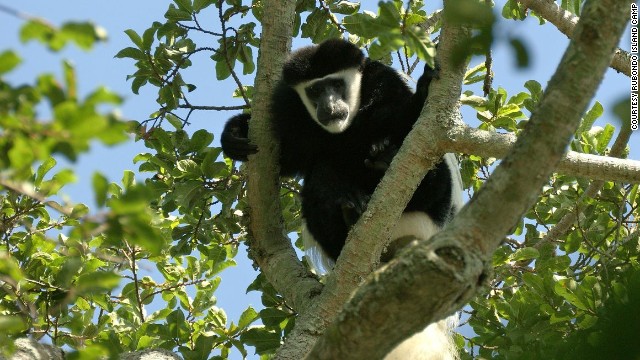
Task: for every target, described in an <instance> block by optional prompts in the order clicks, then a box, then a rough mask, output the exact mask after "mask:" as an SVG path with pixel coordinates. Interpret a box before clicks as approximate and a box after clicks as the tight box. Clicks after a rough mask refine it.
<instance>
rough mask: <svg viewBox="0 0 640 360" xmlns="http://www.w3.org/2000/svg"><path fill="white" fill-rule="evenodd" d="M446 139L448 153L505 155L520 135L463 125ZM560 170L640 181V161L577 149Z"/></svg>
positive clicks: (579, 175) (598, 177)
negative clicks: (582, 151) (593, 153)
mask: <svg viewBox="0 0 640 360" xmlns="http://www.w3.org/2000/svg"><path fill="white" fill-rule="evenodd" d="M442 141H443V142H445V144H444V146H445V147H444V150H445V151H448V152H459V153H465V154H474V155H479V156H482V157H495V158H503V157H505V156H506V155H507V154H508V153H509V151H510V150H511V148H512V147H513V145H514V144H515V142H516V137H515V135H513V134H498V133H494V132H490V131H485V130H480V129H474V128H470V127H468V126H462V127H457V128H455V129H454V131H452V133H451V137H450V138H449V139H443V140H442ZM614 156H615V155H614ZM556 171H557V172H559V173H563V174H567V175H573V176H578V177H583V178H588V179H593V180H603V181H621V182H625V183H640V161H637V160H629V159H618V158H615V157H608V156H599V155H591V154H583V153H578V152H575V151H569V152H567V153H566V154H565V155H564V158H563V159H562V160H561V161H560V163H559V164H558V166H557V168H556Z"/></svg>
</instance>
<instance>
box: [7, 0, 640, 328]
mask: <svg viewBox="0 0 640 360" xmlns="http://www.w3.org/2000/svg"><path fill="white" fill-rule="evenodd" d="M169 3H170V1H166V0H165V1H159V0H135V1H130V0H111V1H91V0H59V1H51V0H23V1H19V2H16V1H8V0H0V4H3V5H8V6H11V7H13V8H15V9H16V10H19V11H22V12H25V13H28V14H30V15H33V16H39V17H43V18H45V19H47V20H48V21H50V22H51V23H53V24H61V23H62V22H64V21H68V20H80V21H82V20H91V21H93V22H95V23H96V24H99V25H100V26H102V27H104V28H105V29H106V30H107V32H108V34H109V40H108V42H107V43H105V44H99V45H98V46H97V47H96V48H95V49H94V50H93V51H91V52H83V51H81V50H78V49H77V48H75V47H67V48H66V49H65V50H64V51H62V53H61V54H52V53H50V52H49V51H47V50H46V49H44V48H43V47H42V46H40V45H39V44H35V43H30V44H27V45H22V44H20V43H19V41H18V39H17V30H18V29H19V27H20V25H21V23H22V20H20V19H17V18H15V17H12V16H9V15H7V14H4V13H0V29H1V30H2V33H3V34H5V35H4V36H3V42H2V44H1V46H0V51H2V50H4V49H7V48H12V49H15V50H17V51H18V52H19V53H20V55H21V56H22V57H23V60H24V62H23V64H22V65H21V66H20V68H19V69H18V71H16V72H15V73H14V74H12V75H11V76H10V78H9V79H10V80H11V81H13V82H14V83H21V82H31V81H33V78H34V75H35V74H39V73H43V72H52V73H55V74H60V72H61V60H62V59H70V60H72V61H73V63H74V64H75V66H76V70H77V73H78V79H79V91H80V92H81V93H82V94H86V93H88V92H90V91H91V90H92V89H93V88H95V87H96V86H97V85H99V84H102V85H105V86H107V87H108V88H110V89H112V90H114V91H115V92H117V93H119V94H122V95H124V96H125V98H126V101H125V103H124V105H123V106H121V108H120V111H121V112H122V115H123V117H124V118H126V119H134V120H138V121H142V120H144V119H147V118H148V116H149V114H150V113H151V112H153V111H154V110H156V109H157V106H156V103H155V98H156V94H155V88H150V87H149V88H142V89H141V91H140V95H138V96H136V95H134V94H132V93H131V91H130V82H127V81H126V76H127V75H128V74H131V73H133V72H134V71H135V68H134V65H133V62H132V61H130V60H123V59H115V58H114V55H115V54H116V53H117V52H118V51H119V50H120V49H122V48H124V47H127V46H130V45H131V44H130V41H129V38H128V37H127V36H126V35H125V34H124V30H126V29H129V28H131V29H134V30H136V31H138V32H142V31H144V29H146V28H147V27H149V25H150V24H151V23H152V22H153V21H162V19H163V14H164V12H165V11H166V9H167V7H168V5H169ZM499 3H501V2H500V1H499ZM205 21H206V19H205ZM210 23H212V24H214V22H213V21H212V22H210ZM496 34H500V35H515V36H519V37H522V38H524V39H525V42H526V44H527V46H528V48H529V50H530V51H529V54H530V56H531V66H530V67H528V68H526V69H518V68H516V66H515V61H514V60H513V54H512V52H511V50H510V47H509V46H508V45H506V43H505V42H504V41H500V40H498V41H497V42H496V44H495V47H494V53H493V55H494V71H495V73H496V74H495V80H494V86H496V87H497V86H501V87H503V88H505V89H506V90H507V91H508V93H509V94H510V95H514V94H516V93H518V92H520V91H524V86H523V84H524V83H525V81H527V80H529V79H535V80H537V81H538V82H540V83H541V84H542V85H543V87H544V86H545V84H546V83H547V81H548V79H549V78H550V76H551V75H552V74H553V71H554V69H555V66H556V65H557V64H558V63H559V60H560V57H561V56H562V53H563V51H564V49H565V48H566V45H567V44H568V39H567V38H566V37H565V36H564V35H563V34H561V33H560V32H559V31H558V30H557V29H556V28H555V27H554V26H553V25H551V24H546V25H544V26H538V23H537V21H536V20H535V19H529V20H527V21H525V22H519V23H516V22H512V21H506V20H502V21H501V23H500V24H499V25H498V27H497V28H496ZM505 37H506V36H505ZM307 43H309V42H308V41H307V40H305V39H303V40H297V41H296V44H307ZM200 45H203V46H204V44H200ZM621 47H622V48H624V49H627V50H628V49H629V36H628V34H627V35H626V36H625V38H624V39H623V40H622V43H621ZM254 55H255V54H254ZM198 60H200V61H201V63H202V65H199V66H198V67H195V68H194V69H192V70H191V71H190V72H189V76H191V77H192V79H195V80H192V81H193V82H195V83H197V85H198V91H197V93H196V94H195V97H193V98H192V99H191V101H192V103H194V104H202V105H238V104H240V102H239V101H238V100H237V99H232V98H231V96H230V94H231V92H232V91H233V88H234V86H233V83H231V82H222V83H220V82H217V81H216V79H215V71H214V67H213V63H212V62H211V61H207V59H206V58H204V57H203V58H199V59H197V60H195V61H194V62H196V61H198ZM476 62H477V60H476ZM243 80H244V83H245V84H251V83H252V81H251V78H250V77H244V78H243ZM187 81H189V79H187ZM628 96H629V78H627V77H626V76H624V75H622V74H617V73H616V72H615V71H613V70H609V72H608V73H607V75H606V78H605V81H604V83H603V84H602V86H601V87H600V89H599V91H598V94H597V95H596V99H598V100H599V101H600V102H601V103H602V104H603V105H604V107H605V114H604V115H603V117H602V118H601V119H600V120H599V121H598V123H597V124H603V123H605V122H613V123H614V124H617V123H616V122H615V121H613V120H614V116H613V115H612V113H611V110H610V106H611V104H613V103H616V102H618V101H619V100H621V99H623V98H625V97H628ZM463 114H464V116H465V119H467V121H469V122H470V123H475V122H472V121H475V120H473V119H475V114H474V113H473V112H470V111H466V110H465V111H464V113H463ZM231 115H232V113H229V112H218V113H216V112H196V113H194V115H193V116H192V118H191V120H192V121H191V131H195V130H197V129H200V128H205V129H207V130H209V131H212V132H213V133H214V134H216V143H218V140H217V135H218V134H219V133H220V131H221V129H222V125H223V124H224V122H225V120H226V119H227V118H228V117H229V116H231ZM630 144H631V145H634V144H635V146H636V149H633V151H632V154H631V158H633V159H640V149H639V146H638V144H640V132H636V133H634V135H633V136H632V138H631V142H630ZM146 151H147V150H146V149H145V148H144V147H143V146H142V144H139V143H138V144H135V143H128V144H126V145H121V146H116V147H111V148H107V147H104V146H102V145H100V144H96V146H95V147H94V148H93V150H92V152H91V153H90V154H87V155H84V156H82V157H81V158H80V159H79V161H78V162H77V163H76V164H68V166H74V167H75V168H76V170H77V174H78V183H77V184H75V185H73V186H71V187H69V188H68V189H66V192H67V194H68V195H69V197H70V198H71V199H73V200H74V201H78V202H86V203H89V204H91V203H92V202H93V199H92V196H91V186H90V183H91V182H90V179H91V175H92V174H93V172H95V171H100V172H102V173H104V174H105V175H106V176H108V177H109V178H110V180H111V181H119V179H120V178H121V177H122V172H123V170H134V171H135V170H136V169H137V166H135V165H134V164H133V163H132V161H131V159H133V157H134V156H135V154H137V153H140V152H146ZM236 261H237V262H238V266H237V267H235V268H231V269H229V270H226V271H225V272H224V273H223V276H222V279H223V281H222V284H221V286H220V288H219V290H218V291H217V294H216V295H217V296H218V300H219V303H218V306H219V307H221V308H223V309H224V310H225V311H226V312H227V314H228V316H229V319H230V320H236V319H237V318H238V316H239V314H240V313H241V312H242V311H243V310H244V309H245V308H246V306H247V305H249V304H251V305H253V306H254V307H257V308H258V307H260V298H259V296H258V294H257V293H251V294H248V295H247V294H245V289H246V287H247V285H248V284H249V283H250V282H251V281H252V280H253V279H254V278H255V275H256V273H255V271H254V270H253V268H252V267H251V263H250V262H249V261H248V260H246V252H245V251H244V249H241V251H240V253H239V255H238V257H237V258H236Z"/></svg>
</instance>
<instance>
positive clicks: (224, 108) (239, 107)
mask: <svg viewBox="0 0 640 360" xmlns="http://www.w3.org/2000/svg"><path fill="white" fill-rule="evenodd" d="M178 107H179V108H180V109H191V110H214V111H227V110H244V109H250V108H251V106H249V105H246V104H245V105H234V106H206V105H190V104H183V105H179V106H178Z"/></svg>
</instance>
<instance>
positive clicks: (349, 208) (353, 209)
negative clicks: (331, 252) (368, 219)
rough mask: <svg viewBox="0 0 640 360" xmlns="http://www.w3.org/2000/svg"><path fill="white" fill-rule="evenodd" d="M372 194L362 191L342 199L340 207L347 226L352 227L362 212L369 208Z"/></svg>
mask: <svg viewBox="0 0 640 360" xmlns="http://www.w3.org/2000/svg"><path fill="white" fill-rule="evenodd" d="M370 198H371V196H369V195H366V194H363V193H361V192H357V193H351V194H349V195H348V196H346V197H345V198H343V199H341V200H340V208H341V209H342V218H343V219H344V223H345V224H347V227H349V228H351V226H353V225H354V224H355V223H356V222H357V221H358V219H360V216H361V215H362V213H363V212H364V211H365V210H366V209H367V203H368V202H369V199H370Z"/></svg>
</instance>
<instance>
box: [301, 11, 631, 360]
mask: <svg viewBox="0 0 640 360" xmlns="http://www.w3.org/2000/svg"><path fill="white" fill-rule="evenodd" d="M450 1H451V0H449V1H445V13H446V11H447V5H448V4H449V2H450ZM627 11H628V3H626V2H621V1H617V0H589V1H587V3H586V5H585V7H584V12H583V17H582V19H581V20H580V22H579V24H578V26H577V28H576V30H575V32H574V35H575V36H574V39H573V40H572V41H571V43H570V45H569V47H568V49H567V51H566V52H565V54H564V56H563V59H562V61H561V63H560V66H559V67H558V69H557V71H556V73H555V75H554V76H553V78H552V79H551V81H550V82H549V86H548V88H547V91H545V93H544V95H543V97H542V99H541V101H540V104H539V107H538V108H537V109H536V111H535V112H534V114H533V115H532V117H531V119H530V121H529V122H528V124H527V127H526V129H525V130H524V132H523V134H522V136H521V137H520V138H519V139H518V141H517V143H516V145H515V146H514V148H513V151H512V152H511V153H510V154H509V155H508V156H507V157H506V158H505V159H504V160H503V161H502V162H501V163H500V165H499V166H498V167H497V168H496V170H495V171H494V173H493V174H492V176H491V178H490V179H489V180H488V181H487V182H486V183H485V184H484V186H483V187H482V189H481V190H480V191H479V192H478V193H477V194H476V196H475V197H474V198H473V199H472V200H471V202H470V203H469V204H467V206H465V207H464V208H463V209H462V211H461V212H460V214H459V215H458V216H457V217H456V218H455V219H454V220H453V222H452V223H450V224H449V225H448V226H447V227H446V229H445V230H444V231H442V232H440V233H438V234H437V235H436V236H434V238H433V239H432V241H427V242H425V241H423V242H419V243H417V244H415V245H413V246H411V248H410V249H408V250H407V251H405V252H403V253H402V255H401V256H400V258H398V259H396V260H394V261H392V262H390V263H389V264H388V265H386V266H384V267H383V268H381V269H380V270H378V271H376V272H375V273H374V274H373V275H372V276H370V277H369V278H368V279H367V282H366V283H365V284H364V285H363V286H361V287H360V288H358V290H357V291H356V293H355V294H354V295H353V296H352V298H351V301H350V302H349V304H348V305H347V306H346V307H345V308H344V311H343V312H342V313H341V314H340V316H339V317H338V319H337V321H336V323H334V324H332V325H331V327H330V328H328V329H327V330H326V333H325V336H324V337H323V338H321V339H320V340H319V341H318V343H317V344H316V346H315V347H314V349H313V353H312V354H311V356H310V357H309V358H313V359H315V358H333V359H341V358H346V357H347V356H348V357H350V358H365V359H366V358H375V357H376V356H379V355H380V351H384V352H388V351H389V350H391V349H392V348H393V346H394V345H395V344H397V343H398V342H399V341H401V340H402V339H404V338H406V337H407V335H409V334H411V333H415V332H418V331H420V330H421V329H423V328H424V326H425V325H426V324H427V323H429V322H432V321H434V320H438V319H442V318H444V317H445V316H446V315H448V314H451V313H452V312H453V310H454V308H455V307H460V306H462V305H463V304H464V303H466V302H467V301H468V300H469V299H470V298H471V296H473V295H474V294H475V292H476V290H477V289H478V285H479V284H481V283H482V282H483V280H484V278H485V276H486V275H485V273H484V268H485V266H486V265H485V264H490V260H491V255H492V254H493V252H494V251H495V249H496V248H497V246H499V244H500V242H501V241H502V239H503V237H504V235H505V234H507V233H508V231H509V229H510V228H511V227H512V226H513V225H514V224H516V223H517V221H519V219H520V218H521V217H522V215H523V214H524V213H525V212H526V211H527V209H529V208H530V207H531V206H532V204H534V203H535V201H536V199H537V197H538V196H539V194H540V190H541V188H542V186H543V184H544V183H545V182H546V181H547V178H548V177H549V175H550V174H551V173H552V172H553V171H554V170H555V165H556V163H558V162H559V161H560V159H561V158H562V156H563V154H564V150H565V148H566V146H567V143H568V141H569V139H570V136H571V134H573V133H574V132H575V130H576V129H577V127H578V124H579V121H580V118H581V115H582V114H583V113H584V111H585V110H586V108H587V105H588V103H589V100H590V99H591V98H592V97H593V94H594V93H595V90H596V88H597V86H598V85H599V84H600V82H601V81H602V78H603V76H604V72H605V70H606V69H607V67H608V65H609V63H610V55H611V54H612V53H613V52H614V50H615V47H616V45H617V43H618V41H619V39H620V36H621V33H622V31H623V30H624V27H625V25H626V23H625V22H624V21H620V19H624V18H625V16H626V15H627ZM445 18H446V16H445ZM456 30H457V31H460V30H458V29H450V28H449V26H444V27H443V38H444V43H445V44H446V43H448V42H450V41H452V40H453V39H455V38H456V37H455V36H451V32H450V31H453V32H455V31H456ZM454 41H455V40H454ZM440 50H441V52H445V51H446V50H445V49H444V46H443V48H442V49H440ZM440 55H443V54H440ZM443 57H444V56H443ZM441 64H442V66H443V69H442V77H443V78H444V77H446V76H451V74H450V73H449V72H450V71H452V69H450V68H449V65H448V64H447V63H446V62H441ZM444 83H445V80H444V79H442V80H440V81H435V82H434V84H433V86H432V87H431V89H430V90H432V91H433V92H434V94H433V95H434V96H433V97H432V96H430V98H429V107H428V108H427V109H426V111H425V113H424V114H423V117H424V119H422V118H421V119H420V120H419V121H418V123H417V124H416V126H415V127H414V130H413V131H412V132H411V134H410V135H409V138H411V139H412V140H411V141H409V140H408V141H405V143H404V145H403V147H402V148H403V149H402V151H401V152H400V153H399V154H398V156H396V158H395V159H394V161H393V163H392V165H391V167H392V168H394V169H395V170H396V171H401V170H405V167H402V168H401V167H400V166H401V165H405V164H407V165H408V163H409V162H410V160H411V157H412V155H414V154H415V153H413V150H414V149H416V148H418V147H419V146H420V145H421V144H417V143H418V142H417V141H414V140H413V139H416V138H417V137H420V139H421V140H422V141H425V139H428V138H429V137H428V135H429V134H427V133H425V132H424V130H427V129H429V126H430V125H431V124H430V121H429V120H435V119H436V118H437V116H436V114H434V112H435V113H437V112H438V110H444V108H443V107H442V106H441V102H440V101H446V100H443V99H439V100H438V101H433V100H435V99H434V98H435V95H437V94H443V93H444V91H443V90H442V89H441V87H442V85H444ZM458 89H459V88H458ZM458 91H459V90H458ZM430 95H431V94H430ZM450 99H451V98H450ZM456 99H457V98H456ZM425 115H426V116H425ZM446 115H449V116H451V115H453V114H451V113H447V114H446ZM416 134H419V135H418V136H414V135H416ZM436 136H437V135H436ZM416 140H417V139H416ZM436 145H438V146H439V145H440V144H436ZM405 148H409V149H411V151H405V150H409V149H405ZM418 155H420V153H417V154H415V156H418ZM427 155H428V157H430V155H431V154H427ZM420 165H421V166H418V167H417V168H413V169H408V172H413V173H419V174H424V172H425V171H426V168H428V167H429V166H430V165H431V164H429V161H424V162H423V163H421V164H420ZM394 169H390V171H389V172H388V173H387V175H386V176H385V179H383V181H382V182H381V184H380V186H379V188H378V190H377V191H376V194H375V195H374V198H372V200H371V202H370V203H369V206H370V209H368V210H367V213H365V215H364V216H363V218H362V219H361V221H359V223H358V224H357V226H359V225H362V223H367V225H368V226H371V227H373V226H375V225H377V224H378V223H380V222H384V220H388V219H382V216H381V215H383V213H384V212H383V211H379V212H378V208H377V207H378V206H380V204H379V201H378V200H379V199H377V198H378V195H379V194H385V195H386V194H391V190H392V189H391V188H392V187H393V188H395V187H396V186H401V188H403V189H404V188H405V187H406V186H407V185H406V183H408V182H411V183H413V182H414V181H415V180H414V179H415V178H417V181H420V178H419V177H416V176H412V175H410V176H408V177H407V180H406V181H398V182H396V183H393V184H392V183H390V182H387V179H388V178H390V177H391V175H393V170H394ZM394 191H395V190H394ZM372 205H373V206H372ZM385 205H386V207H388V208H391V207H392V208H393V209H392V210H391V211H392V212H393V213H394V215H393V216H397V215H399V212H400V211H401V210H402V206H403V205H402V204H400V205H399V206H398V204H395V203H393V202H390V201H387V202H386V203H385ZM398 207H399V208H400V209H396V208H398ZM374 209H375V210H376V212H374V211H372V210H374ZM396 211H397V212H396ZM381 228H382V229H383V230H384V226H380V227H376V230H380V229H381ZM366 230H367V229H365V228H360V229H358V230H356V231H354V233H358V235H361V236H362V235H363V234H365V232H366ZM366 235H368V236H370V237H372V238H374V237H375V236H376V234H375V233H373V232H370V233H366ZM355 241H356V239H355V236H354V239H352V242H351V243H349V242H348V243H347V245H346V246H345V248H344V250H346V249H348V248H350V251H353V250H354V249H353V246H352V245H354V244H353V243H354V242H355ZM364 243H365V242H361V243H359V244H358V246H362V245H363V244H364ZM344 250H343V255H342V256H341V258H342V257H343V256H344ZM343 263H344V262H343ZM340 265H342V266H345V267H346V266H347V265H344V264H341V261H340V259H339V260H338V264H337V267H338V266H340ZM425 284H429V287H425ZM327 287H329V285H327ZM398 309H402V311H398ZM354 333H355V334H358V335H359V336H358V337H357V339H354V338H355V337H354V336H348V335H350V334H354ZM327 353H330V355H327Z"/></svg>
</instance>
